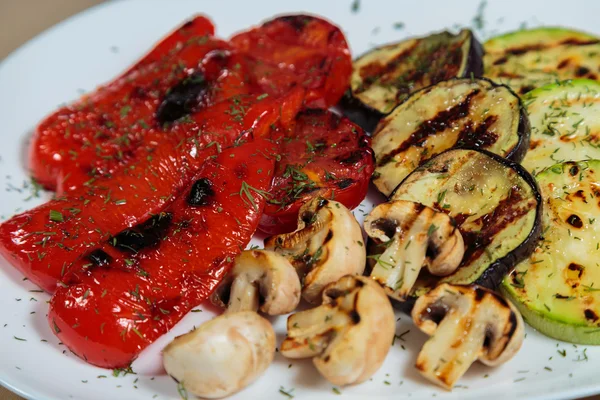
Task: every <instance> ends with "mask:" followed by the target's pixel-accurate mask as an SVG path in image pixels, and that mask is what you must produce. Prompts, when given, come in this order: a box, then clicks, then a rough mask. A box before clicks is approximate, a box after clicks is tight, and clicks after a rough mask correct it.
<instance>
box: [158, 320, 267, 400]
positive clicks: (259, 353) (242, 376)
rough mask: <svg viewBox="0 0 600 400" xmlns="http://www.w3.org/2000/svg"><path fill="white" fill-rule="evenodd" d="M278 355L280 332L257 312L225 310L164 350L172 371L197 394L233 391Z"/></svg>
mask: <svg viewBox="0 0 600 400" xmlns="http://www.w3.org/2000/svg"><path fill="white" fill-rule="evenodd" d="M274 355H275V332H274V331H273V328H272V327H271V324H270V323H269V321H267V320H266V319H264V318H262V317H261V316H259V315H258V314H257V313H256V312H253V311H240V312H235V313H225V314H223V315H221V316H220V317H217V318H215V319H213V320H211V321H208V322H206V323H204V324H202V325H201V326H200V327H198V328H197V329H196V330H193V331H191V332H189V333H187V334H185V335H182V336H178V337H176V338H175V339H174V340H173V341H172V342H171V343H169V344H168V345H167V347H165V349H164V350H163V364H164V366H165V370H166V371H167V373H168V374H169V375H170V376H171V377H172V378H173V379H175V380H176V381H177V382H179V383H181V384H183V385H184V386H185V389H186V390H187V391H188V392H189V393H191V394H194V395H195V396H198V397H204V398H209V399H214V398H221V397H225V396H229V395H231V394H233V393H235V392H237V391H239V390H241V389H243V388H244V387H246V386H248V385H249V384H251V383H252V382H253V381H254V380H256V379H257V378H258V377H259V376H260V375H262V373H263V372H264V371H265V370H266V369H267V367H268V366H269V364H271V362H272V361H273V356H274Z"/></svg>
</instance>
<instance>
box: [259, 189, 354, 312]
mask: <svg viewBox="0 0 600 400" xmlns="http://www.w3.org/2000/svg"><path fill="white" fill-rule="evenodd" d="M265 248H267V249H273V250H275V251H276V252H278V253H280V254H282V255H284V256H286V257H288V258H289V259H290V260H291V261H292V264H293V265H294V267H296V269H297V270H298V271H299V274H300V275H301V276H303V277H304V279H303V284H302V297H303V298H304V299H305V300H306V301H308V302H309V303H312V304H318V303H319V302H320V301H321V293H322V292H323V289H324V288H325V286H326V285H328V284H330V283H332V282H335V281H337V280H338V279H339V278H341V277H342V276H344V275H348V274H353V275H361V274H362V273H363V272H364V269H365V264H366V249H365V246H364V244H363V237H362V231H361V228H360V225H359V224H358V221H356V218H354V215H353V214H352V213H351V212H350V210H348V209H347V208H346V207H345V206H344V205H343V204H341V203H338V202H336V201H333V200H326V199H323V198H315V199H313V200H311V201H309V202H307V203H305V204H304V205H303V206H302V207H301V208H300V211H299V213H298V229H296V230H295V231H294V232H291V233H286V234H282V235H275V236H272V237H269V238H267V239H266V240H265Z"/></svg>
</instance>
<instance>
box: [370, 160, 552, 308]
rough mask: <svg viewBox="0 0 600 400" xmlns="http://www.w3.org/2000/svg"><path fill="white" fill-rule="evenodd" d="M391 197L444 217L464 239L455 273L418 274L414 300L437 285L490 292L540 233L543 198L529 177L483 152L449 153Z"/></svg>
mask: <svg viewBox="0 0 600 400" xmlns="http://www.w3.org/2000/svg"><path fill="white" fill-rule="evenodd" d="M390 199H391V200H407V201H411V202H415V203H421V204H423V205H425V206H427V207H431V208H432V209H433V210H435V211H437V212H441V213H445V214H447V215H448V216H450V217H451V218H452V219H453V221H454V223H455V224H456V226H457V227H458V229H459V230H460V233H461V235H462V239H463V241H464V247H465V249H464V256H463V258H462V262H461V263H460V266H459V267H458V268H457V269H456V271H454V272H453V273H451V274H449V275H448V276H445V277H443V278H441V279H438V278H434V277H428V276H423V277H422V279H420V281H417V283H416V284H415V285H414V287H413V290H412V293H411V294H412V295H416V296H419V295H421V294H423V293H425V292H427V291H428V290H430V289H431V288H433V287H434V286H435V285H437V284H438V283H440V282H441V283H452V284H457V285H468V284H471V283H476V284H478V285H482V286H485V287H488V288H495V287H497V286H498V285H499V284H500V282H501V281H502V279H503V278H504V276H505V275H506V274H507V273H508V272H510V271H511V270H512V268H513V267H514V266H515V265H516V263H518V262H519V261H521V260H523V259H524V258H526V257H528V256H529V254H530V253H531V252H532V251H533V249H534V248H535V246H536V244H537V241H538V239H539V237H540V234H541V222H540V220H541V213H542V199H541V197H540V193H539V191H538V189H537V184H536V183H535V181H534V179H533V178H532V177H531V175H529V173H528V172H527V171H525V170H524V169H523V168H522V167H521V166H520V165H518V164H516V163H513V162H511V161H508V160H506V159H503V158H501V157H499V156H497V155H495V154H492V153H488V152H483V151H477V150H460V149H457V150H448V151H446V152H444V153H442V154H440V155H438V156H437V157H435V158H432V159H431V160H430V161H428V162H427V163H425V164H424V165H422V166H421V167H419V168H417V169H416V170H415V171H414V172H413V173H411V174H410V175H409V176H408V177H407V178H406V179H405V180H404V181H403V182H402V183H401V184H400V185H399V186H398V188H397V189H396V190H395V191H394V192H393V193H392V195H391V196H390ZM412 223H415V221H412ZM408 228H409V227H405V226H398V227H397V229H408ZM428 228H429V231H430V232H429V234H430V235H436V231H437V230H438V229H444V230H445V231H448V229H449V228H448V227H444V226H438V225H435V224H431V225H430V226H429V227H428ZM376 243H377V244H380V243H381V241H376ZM377 260H378V259H377V258H373V259H371V262H372V263H376V262H377Z"/></svg>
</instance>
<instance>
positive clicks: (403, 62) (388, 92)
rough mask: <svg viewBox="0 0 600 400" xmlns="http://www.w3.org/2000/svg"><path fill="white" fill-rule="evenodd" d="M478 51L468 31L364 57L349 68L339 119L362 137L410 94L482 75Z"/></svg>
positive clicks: (416, 40)
mask: <svg viewBox="0 0 600 400" xmlns="http://www.w3.org/2000/svg"><path fill="white" fill-rule="evenodd" d="M482 59H483V47H482V46H481V44H480V43H479V42H478V41H477V39H476V38H475V37H474V35H473V32H471V31H470V30H468V29H464V30H462V31H460V32H459V33H458V34H457V35H454V34H452V33H450V32H441V33H436V34H433V35H429V36H425V37H420V38H411V39H407V40H404V41H402V42H398V43H393V44H389V45H386V46H383V47H379V48H376V49H373V50H371V51H369V52H368V53H366V54H364V55H362V56H360V57H359V58H358V59H356V60H355V61H354V63H353V72H352V78H351V81H350V89H349V90H348V91H347V92H346V95H345V96H344V98H343V99H342V108H343V110H344V113H345V114H346V115H347V116H348V117H349V118H350V119H351V120H352V121H354V122H356V123H357V124H358V125H360V126H362V127H363V128H364V129H365V130H367V131H372V130H373V128H375V126H376V125H377V122H378V121H379V119H381V117H383V116H384V115H386V114H388V113H389V112H390V111H392V110H393V109H394V108H395V107H396V106H397V105H398V104H400V103H402V101H404V99H406V98H407V97H408V96H409V95H410V94H411V93H413V92H415V91H417V90H419V89H422V88H424V87H427V86H429V85H432V84H434V83H437V82H440V81H444V80H447V79H450V78H462V77H469V76H475V77H479V76H481V75H482V74H483V61H482Z"/></svg>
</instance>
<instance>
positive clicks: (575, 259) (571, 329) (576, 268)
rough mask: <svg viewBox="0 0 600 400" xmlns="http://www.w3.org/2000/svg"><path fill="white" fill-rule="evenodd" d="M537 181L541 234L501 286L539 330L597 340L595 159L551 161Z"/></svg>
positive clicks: (598, 195)
mask: <svg viewBox="0 0 600 400" xmlns="http://www.w3.org/2000/svg"><path fill="white" fill-rule="evenodd" d="M537 180H538V183H539V185H540V190H541V192H542V197H543V199H544V216H543V218H542V226H543V229H544V231H543V232H544V233H543V239H542V240H541V241H540V243H539V245H538V247H537V248H536V250H535V252H534V253H533V254H532V255H531V256H530V257H529V258H528V259H527V260H525V261H523V262H522V263H520V264H519V265H518V266H517V267H516V269H515V271H514V272H513V273H512V274H511V275H510V276H508V277H507V278H506V279H505V280H504V282H503V284H502V290H503V291H504V292H505V294H506V295H508V296H509V297H510V298H511V300H512V301H513V303H514V304H515V305H516V306H517V308H518V309H519V310H520V311H521V313H522V314H523V317H525V320H526V321H527V322H528V323H529V324H530V325H531V326H533V327H534V328H536V329H537V330H539V331H540V332H542V333H543V334H545V335H548V336H550V337H553V338H556V339H560V340H565V341H568V342H573V343H581V344H595V345H597V344H600V264H599V262H598V260H599V259H600V203H599V200H600V184H599V182H600V161H599V160H591V161H580V162H566V163H562V164H556V165H554V166H552V167H550V168H548V169H546V170H545V171H544V172H542V173H540V174H539V175H538V176H537Z"/></svg>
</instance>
